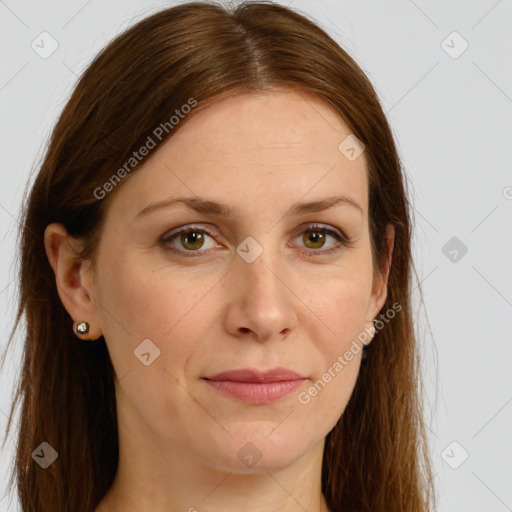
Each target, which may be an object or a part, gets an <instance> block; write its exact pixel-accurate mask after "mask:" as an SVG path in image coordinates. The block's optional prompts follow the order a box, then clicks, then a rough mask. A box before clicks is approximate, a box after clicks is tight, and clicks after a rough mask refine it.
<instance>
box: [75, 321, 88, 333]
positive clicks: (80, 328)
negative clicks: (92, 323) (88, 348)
mask: <svg viewBox="0 0 512 512" xmlns="http://www.w3.org/2000/svg"><path fill="white" fill-rule="evenodd" d="M76 332H77V333H78V334H87V333H88V332H89V324H88V323H87V322H80V323H79V324H78V325H77V326H76Z"/></svg>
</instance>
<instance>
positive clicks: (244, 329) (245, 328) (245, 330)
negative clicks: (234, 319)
mask: <svg viewBox="0 0 512 512" xmlns="http://www.w3.org/2000/svg"><path fill="white" fill-rule="evenodd" d="M240 330H241V331H242V332H249V330H250V329H248V328H247V327H241V328H240Z"/></svg>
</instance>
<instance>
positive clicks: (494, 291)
mask: <svg viewBox="0 0 512 512" xmlns="http://www.w3.org/2000/svg"><path fill="white" fill-rule="evenodd" d="M282 3H283V4H286V5H290V6H291V7H294V8H297V9H300V10H302V11H303V12H305V13H308V14H309V15H311V16H313V17H314V18H315V19H316V20H317V21H318V22H319V23H320V25H321V26H323V27H324V29H326V30H327V32H329V33H330V34H331V35H332V36H333V37H334V38H335V39H336V40H337V41H338V42H339V43H340V44H341V45H342V46H343V47H344V48H345V49H346V50H347V51H348V52H349V53H350V55H351V56H352V57H354V58H355V60H356V61H357V62H358V63H359V64H360V65H361V67H362V68H363V70H364V71H365V72H366V73H367V75H368V77H369V78H370V80H371V81H372V83H373V84H374V86H375V88H376V90H377V92H378V94H379V96H380V98H381V101H382V104H383V107H384V110H385V111H386V112H387V114H388V118H389V120H390V122H391V125H392V128H393V131H394V134H395V137H396V140H397V143H398V146H399V150H400V154H401V157H402V160H403V164H404V166H405V169H406V172H407V176H408V180H409V189H410V197H411V201H412V204H413V207H414V218H415V233H414V242H413V249H414V256H415V261H416V263H415V264H416V269H417V272H418V276H419V281H420V282H421V286H422V289H423V293H424V295H423V298H424V303H422V302H421V301H420V296H419V294H418V288H417V287H416V288H415V291H414V293H415V297H414V298H415V305H416V307H415V314H416V317H417V322H418V327H417V331H418V335H419V336H420V338H421V341H422V347H423V353H424V354H423V355H424V357H423V361H424V367H425V374H426V379H425V400H426V417H427V421H428V424H429V435H430V440H431V448H432V457H433V460H434V465H435V473H436V485H437V489H438V499H439V510H440V511H442V512H452V511H465V512H471V511H485V512H505V511H507V510H510V511H512V485H510V484H511V483H512V481H511V480H512V479H511V475H512V462H511V451H512V450H511V446H512V377H511V373H512V372H511V370H510V361H511V359H512V345H511V343H510V341H511V340H510V328H509V326H508V325H507V323H508V322H507V320H509V319H510V318H511V313H512V272H511V270H510V262H511V261H512V236H511V235H512V229H511V227H512V226H511V225H512V172H511V165H510V156H509V155H510V151H509V147H510V144H511V142H510V139H511V135H512V122H511V113H512V72H511V68H510V56H511V37H510V26H511V22H512V2H511V1H510V0H500V1H495V0H485V1H484V0H482V1H480V0H472V1H470V2H468V1H466V2H462V1H452V2H449V3H448V2H442V1H440V0H435V1H430V2H426V1H423V2H421V1H420V0H416V1H415V2H413V1H412V0H400V1H399V0H395V1H391V2H378V1H376V0H373V1H367V2H353V1H348V0H341V1H336V0H330V1H327V0H324V1H318V0H315V1H313V0H302V1H299V0H295V1H288V2H282ZM172 4H173V3H172V2H156V1H154V2H150V1H148V2H143V1H141V0H138V1H136V0H131V1H121V0H103V1H98V0H89V1H78V0H77V1H71V2H64V1H63V0H58V1H57V0H55V1H47V2H41V3H36V2H22V1H20V0H5V1H3V0H0V43H1V49H0V52H1V56H2V66H1V69H0V109H1V111H0V119H1V120H2V121H1V125H0V130H1V131H0V144H1V154H2V158H1V167H0V236H1V240H2V244H1V259H2V261H3V265H2V266H1V267H0V310H1V317H2V321H1V335H0V349H1V350H2V351H3V349H4V348H5V344H6V339H7V335H8V333H9V331H10V328H11V326H12V322H13V318H14V311H15V310H14V301H15V298H16V276H15V273H14V270H15V267H14V259H15V256H16V255H15V237H16V231H17V228H18V224H17V217H18V214H19V208H20V205H21V200H22V193H23V189H24V187H25V185H26V183H27V181H28V180H29V178H30V176H31V172H32V171H33V170H35V169H36V168H37V164H38V163H39V162H40V158H41V157H42V155H43V152H44V148H45V144H46V143H47V138H48V136H49V133H50V130H51V128H52V126H53V124H54V122H55V120H56V117H57V115H58V114H59V112H60V111H61V109H62V108H63V106H64V104H65V102H66V100H67V98H68V97H69V94H70V93H71V90H72V88H73V86H74V83H75V81H76V78H77V76H78V75H79V74H80V73H81V72H82V71H83V69H84V68H85V67H86V66H87V64H88V63H89V62H90V61H91V59H92V57H93V56H94V55H95V54H96V53H97V52H98V51H99V50H100V49H101V48H102V47H103V46H104V45H105V44H106V43H107V42H108V41H109V40H110V39H111V38H112V37H113V36H115V35H116V34H118V33H119V32H120V31H121V30H122V29H124V28H125V27H127V26H129V25H131V24H132V23H133V22H134V21H137V20H139V19H141V18H142V17H145V16H146V15H148V14H150V13H153V12H155V11H157V10H160V9H161V8H163V7H166V6H169V5H172ZM43 31H46V32H48V33H49V34H51V36H52V37H53V38H54V39H55V40H56V41H57V43H58V48H57V50H56V51H55V52H54V53H53V54H52V55H51V56H49V57H48V58H46V59H43V58H41V57H40V56H39V55H38V53H36V51H34V50H33V49H32V48H31V43H32V42H33V41H34V40H35V43H34V44H39V45H40V46H42V43H41V42H40V41H41V38H40V37H38V36H39V34H41V32H43ZM454 31H456V32H458V33H459V34H460V36H458V35H453V34H452V33H453V32H454ZM443 41H444V43H443ZM464 41H466V42H467V44H468V45H469V46H468V48H467V49H466V50H465V51H464V52H463V53H461V54H460V55H459V53H460V52H461V51H462V50H463V49H464V47H465V43H464ZM38 42H39V43H38ZM49 47H50V46H49V40H47V44H45V48H46V49H48V48H49ZM507 56H508V60H507V61H506V57H507ZM455 57H456V58H455ZM453 237H456V239H455V240H452V238H453ZM450 240H451V242H450ZM447 244H448V245H447ZM462 244H464V246H465V247H466V248H467V253H465V254H463V245H462ZM453 251H456V252H453ZM454 260H455V261H454ZM416 285H417V283H415V286H416ZM21 341H22V338H21V336H17V338H16V344H15V346H14V350H13V351H10V352H9V353H8V358H7V362H6V366H5V371H4V372H2V374H1V375H0V389H1V390H2V391H1V396H0V430H1V432H2V435H3V432H4V431H5V425H6V419H7V418H6V414H7V413H8V409H9V404H10V397H11V392H12V384H13V381H14V378H15V376H16V375H17V374H18V372H19V368H20V353H21ZM15 433H16V431H14V432H13V435H14V434H15ZM13 435H11V436H10V441H9V442H8V443H7V445H6V448H5V449H4V450H2V451H1V452H0V510H2V511H6V512H14V511H17V510H20V509H19V508H18V506H17V498H16V497H15V496H11V497H10V498H9V496H6V495H5V484H4V482H5V481H6V480H7V472H8V470H9V468H10V465H11V464H12V460H13V453H14V452H13ZM454 442H455V444H452V443H454ZM34 448H35V447H34ZM466 453H467V454H468V458H467V459H466V460H464V457H466ZM456 466H458V467H457V468H456V469H455V467H456Z"/></svg>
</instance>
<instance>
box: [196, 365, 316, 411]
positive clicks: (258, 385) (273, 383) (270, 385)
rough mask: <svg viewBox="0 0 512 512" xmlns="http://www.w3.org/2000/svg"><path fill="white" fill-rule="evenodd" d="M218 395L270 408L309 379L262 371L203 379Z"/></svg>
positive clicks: (281, 370)
mask: <svg viewBox="0 0 512 512" xmlns="http://www.w3.org/2000/svg"><path fill="white" fill-rule="evenodd" d="M204 380H205V382H206V383H207V384H208V385H209V386H211V387H212V388H213V389H215V390H216V391H218V392H220V393H222V394H224V395H227V396H230V397H231V398H235V399H236V400H239V401H241V402H245V403H251V404H255V405H256V404H260V405H261V404H267V403H270V402H274V401H276V400H279V399H280V398H283V397H285V396H286V395H289V394H290V393H292V392H293V391H295V390H296V389H297V388H298V387H300V386H301V385H302V384H303V383H304V382H305V381H306V380H307V379H306V377H304V376H303V375H300V374H298V373H297V372H294V371H291V370H288V369H286V368H274V369H272V370H268V371H265V372H263V371H259V370H254V369H251V368H244V369H239V370H230V371H226V372H221V373H218V374H216V375H212V376H209V377H204Z"/></svg>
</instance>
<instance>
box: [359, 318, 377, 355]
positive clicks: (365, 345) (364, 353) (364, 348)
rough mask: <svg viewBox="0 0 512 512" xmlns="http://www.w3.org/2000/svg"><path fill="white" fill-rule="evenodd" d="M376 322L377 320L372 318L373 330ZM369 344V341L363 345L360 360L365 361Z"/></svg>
mask: <svg viewBox="0 0 512 512" xmlns="http://www.w3.org/2000/svg"><path fill="white" fill-rule="evenodd" d="M377 322H378V318H374V319H373V326H374V328H375V324H376V323H377ZM374 336H375V335H374ZM370 343H371V341H370V342H369V343H366V344H363V353H362V354H361V359H366V358H367V357H368V354H367V352H368V348H369V347H370Z"/></svg>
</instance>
